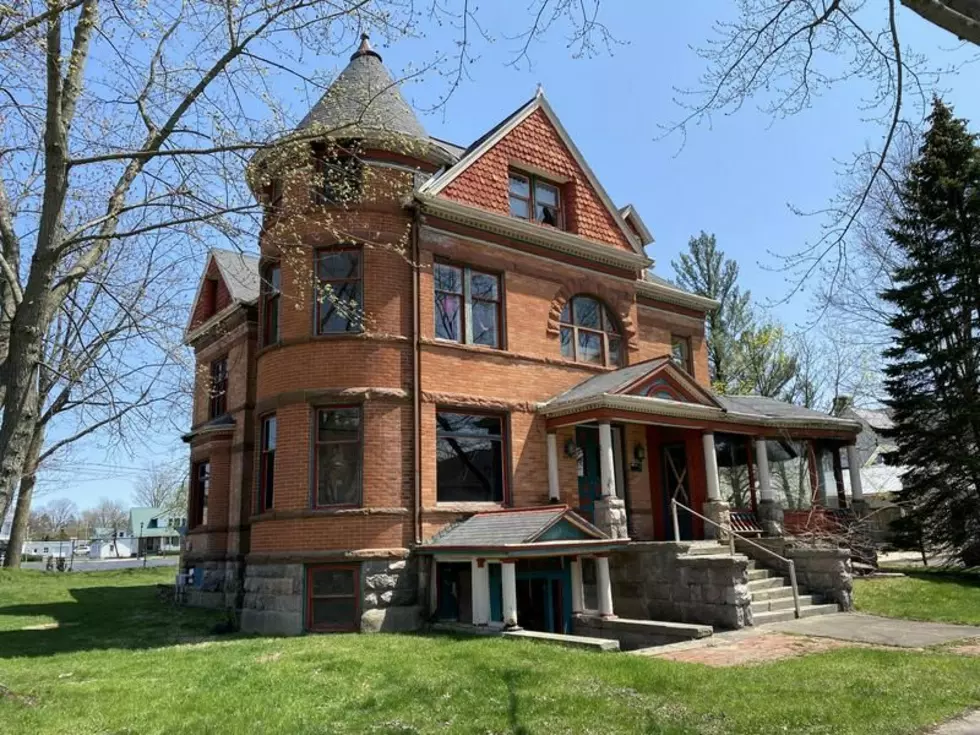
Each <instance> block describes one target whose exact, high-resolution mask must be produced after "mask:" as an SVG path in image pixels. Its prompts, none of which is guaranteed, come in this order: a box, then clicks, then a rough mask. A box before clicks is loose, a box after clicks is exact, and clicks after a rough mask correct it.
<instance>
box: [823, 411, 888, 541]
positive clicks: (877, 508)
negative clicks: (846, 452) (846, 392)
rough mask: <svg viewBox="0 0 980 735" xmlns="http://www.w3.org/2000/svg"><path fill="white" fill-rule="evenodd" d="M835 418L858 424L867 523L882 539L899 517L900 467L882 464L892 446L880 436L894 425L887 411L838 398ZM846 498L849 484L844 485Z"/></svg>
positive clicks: (849, 487)
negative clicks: (867, 513) (860, 405)
mask: <svg viewBox="0 0 980 735" xmlns="http://www.w3.org/2000/svg"><path fill="white" fill-rule="evenodd" d="M834 415H835V416H840V417H841V418H846V419H850V420H853V421H858V422H860V424H861V433H860V434H859V435H858V437H857V462H858V466H859V467H860V470H861V488H862V490H863V494H864V499H865V501H866V502H867V504H868V509H869V511H870V513H869V515H868V519H869V521H870V522H871V523H872V526H873V528H874V530H875V533H876V535H877V536H879V537H884V536H885V535H886V534H887V533H888V530H889V525H890V524H891V522H892V521H894V520H896V519H898V518H901V517H902V509H901V507H900V506H899V505H897V502H896V501H897V500H898V497H899V493H901V491H902V474H903V473H904V471H905V470H904V468H903V467H897V466H894V465H889V464H886V463H885V456H884V455H885V454H886V453H888V452H892V451H894V450H895V445H894V444H893V443H892V442H891V441H890V440H888V439H886V438H885V437H883V436H882V434H881V432H882V431H884V430H886V429H890V428H892V426H893V425H894V424H893V422H892V418H891V415H890V412H889V410H888V409H885V408H877V409H869V408H854V407H853V405H852V403H851V399H850V398H849V397H846V396H844V397H841V398H838V399H837V401H836V402H835V404H834ZM845 489H846V493H847V495H848V497H850V495H851V484H850V482H849V481H847V482H845Z"/></svg>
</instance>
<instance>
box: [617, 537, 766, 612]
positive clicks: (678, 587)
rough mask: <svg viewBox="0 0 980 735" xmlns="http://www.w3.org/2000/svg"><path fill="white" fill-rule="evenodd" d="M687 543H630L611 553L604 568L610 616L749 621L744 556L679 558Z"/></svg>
mask: <svg viewBox="0 0 980 735" xmlns="http://www.w3.org/2000/svg"><path fill="white" fill-rule="evenodd" d="M688 546H689V544H686V543H683V542H680V543H672V542H666V543H665V542H659V543H658V542H649V543H634V544H630V546H629V547H628V548H626V549H624V550H623V551H619V552H617V553H615V554H613V555H612V556H611V557H610V572H611V575H612V584H613V609H614V610H615V612H616V614H617V615H618V616H620V617H627V618H637V619H640V620H665V621H674V622H681V623H701V624H704V625H711V626H715V627H719V628H728V629H732V628H742V627H744V626H746V625H751V624H752V612H751V602H752V599H751V595H750V594H749V588H748V570H747V566H748V560H747V559H746V558H745V557H742V556H736V557H728V556H724V557H722V556H717V557H715V556H710V557H709V556H685V555H684V554H685V552H686V551H687V548H688Z"/></svg>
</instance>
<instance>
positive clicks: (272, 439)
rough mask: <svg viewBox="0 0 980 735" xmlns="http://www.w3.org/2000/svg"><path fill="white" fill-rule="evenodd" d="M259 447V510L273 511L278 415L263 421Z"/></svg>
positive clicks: (267, 417) (264, 418)
mask: <svg viewBox="0 0 980 735" xmlns="http://www.w3.org/2000/svg"><path fill="white" fill-rule="evenodd" d="M261 431H262V435H261V442H260V446H259V510H272V503H273V496H274V494H275V486H276V434H277V425H276V415H275V414H272V415H270V416H265V417H263V419H262V429H261Z"/></svg>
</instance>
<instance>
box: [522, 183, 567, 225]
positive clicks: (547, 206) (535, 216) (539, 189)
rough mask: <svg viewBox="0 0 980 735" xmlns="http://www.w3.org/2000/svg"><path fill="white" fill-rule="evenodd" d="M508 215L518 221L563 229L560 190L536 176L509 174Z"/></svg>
mask: <svg viewBox="0 0 980 735" xmlns="http://www.w3.org/2000/svg"><path fill="white" fill-rule="evenodd" d="M509 187H510V192H509V193H510V215H511V217H518V218H519V219H526V220H530V221H532V222H538V223H540V224H543V225H550V226H552V227H556V228H558V229H559V230H562V229H564V228H565V224H564V218H563V217H562V210H561V189H560V188H559V187H558V186H557V185H555V184H551V183H549V182H547V181H544V180H543V179H539V178H538V177H537V176H531V175H529V174H522V173H518V172H516V171H511V172H510V183H509Z"/></svg>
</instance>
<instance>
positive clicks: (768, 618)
mask: <svg viewBox="0 0 980 735" xmlns="http://www.w3.org/2000/svg"><path fill="white" fill-rule="evenodd" d="M748 577H749V582H748V585H747V586H748V588H749V594H751V596H752V603H751V609H752V624H753V625H764V624H765V623H781V622H784V621H787V620H795V619H796V603H795V601H794V599H793V588H792V587H791V586H790V582H789V578H788V577H783V576H781V575H780V574H779V573H778V572H774V571H772V570H771V569H766V568H764V567H761V566H759V564H758V563H757V562H756V561H755V560H750V561H749V571H748ZM797 591H798V592H799V595H800V617H801V618H808V617H811V616H813V615H829V614H830V613H835V612H837V605H835V604H830V605H827V604H824V603H823V598H822V597H820V595H811V594H810V593H809V591H808V590H807V589H806V588H804V587H799V588H798V589H797Z"/></svg>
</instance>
